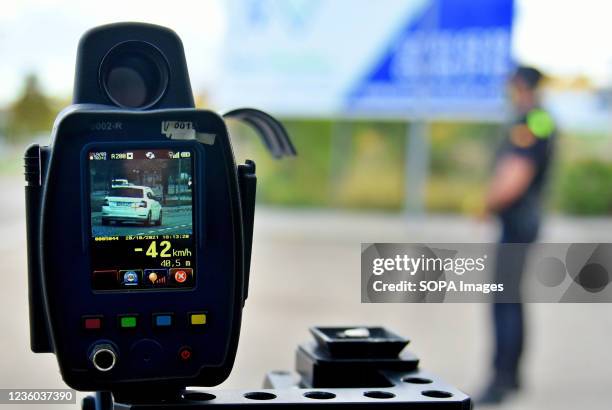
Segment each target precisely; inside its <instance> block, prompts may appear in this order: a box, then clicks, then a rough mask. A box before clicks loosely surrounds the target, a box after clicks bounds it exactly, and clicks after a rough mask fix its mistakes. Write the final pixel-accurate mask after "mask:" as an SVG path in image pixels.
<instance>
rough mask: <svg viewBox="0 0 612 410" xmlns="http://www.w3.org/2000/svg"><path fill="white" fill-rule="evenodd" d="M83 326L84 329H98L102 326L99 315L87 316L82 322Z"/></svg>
mask: <svg viewBox="0 0 612 410" xmlns="http://www.w3.org/2000/svg"><path fill="white" fill-rule="evenodd" d="M83 327H84V328H85V329H88V330H91V329H100V328H101V327H102V319H100V318H99V317H88V318H86V319H85V321H84V322H83Z"/></svg>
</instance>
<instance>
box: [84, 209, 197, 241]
mask: <svg viewBox="0 0 612 410" xmlns="http://www.w3.org/2000/svg"><path fill="white" fill-rule="evenodd" d="M190 211H191V206H181V207H164V208H163V210H162V212H163V213H162V215H163V217H162V224H161V225H160V226H146V225H144V224H142V223H137V222H122V223H116V222H115V223H113V224H112V225H108V226H103V225H102V212H99V211H98V212H92V225H93V226H92V231H93V234H94V236H116V235H120V236H125V235H162V234H166V235H174V234H191V232H192V216H191V212H190Z"/></svg>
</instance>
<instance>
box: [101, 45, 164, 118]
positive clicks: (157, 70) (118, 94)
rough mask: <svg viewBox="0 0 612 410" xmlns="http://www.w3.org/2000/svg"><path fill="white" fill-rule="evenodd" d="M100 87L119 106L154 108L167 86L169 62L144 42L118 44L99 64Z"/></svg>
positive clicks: (154, 48)
mask: <svg viewBox="0 0 612 410" xmlns="http://www.w3.org/2000/svg"><path fill="white" fill-rule="evenodd" d="M99 78H100V85H101V87H102V89H103V90H104V92H105V93H106V95H107V97H108V98H109V99H110V100H111V101H112V102H113V103H114V104H115V105H118V106H119V107H122V108H129V109H146V108H149V107H152V106H153V105H155V104H156V103H157V102H158V101H159V100H160V98H161V97H162V96H163V95H164V92H165V91H166V87H167V86H168V62H167V61H166V59H165V57H164V56H163V54H162V53H161V52H160V51H159V50H158V49H157V48H156V47H155V46H153V45H151V44H149V43H146V42H144V41H126V42H123V43H120V44H117V45H116V46H115V47H113V48H112V49H110V51H109V52H108V53H107V54H106V56H104V59H103V60H102V64H101V65H100V73H99Z"/></svg>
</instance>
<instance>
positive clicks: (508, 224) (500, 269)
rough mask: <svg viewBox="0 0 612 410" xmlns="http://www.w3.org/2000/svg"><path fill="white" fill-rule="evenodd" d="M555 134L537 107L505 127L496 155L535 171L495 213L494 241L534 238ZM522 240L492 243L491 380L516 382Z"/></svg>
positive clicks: (500, 383) (524, 251)
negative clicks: (496, 292)
mask: <svg viewBox="0 0 612 410" xmlns="http://www.w3.org/2000/svg"><path fill="white" fill-rule="evenodd" d="M555 139H556V127H555V124H554V122H553V120H552V118H551V116H550V115H549V114H548V113H547V112H546V111H544V110H542V109H541V108H535V109H532V110H531V111H530V112H528V113H527V114H526V115H522V116H519V117H518V118H517V119H516V121H515V122H514V123H512V124H511V126H510V128H509V129H508V132H507V135H506V136H505V138H504V140H503V141H502V144H501V146H500V148H499V150H498V153H497V156H496V162H499V160H500V159H501V158H502V157H504V156H506V155H518V156H520V157H524V158H526V159H528V160H530V161H531V162H532V163H533V166H534V167H535V175H534V177H533V179H532V181H531V183H530V184H529V187H528V188H527V190H526V191H525V193H524V194H523V195H522V196H521V197H520V198H518V199H517V200H516V201H515V202H514V203H512V204H511V205H510V206H508V207H507V208H505V209H503V210H501V211H500V212H499V213H498V217H499V220H500V222H501V228H502V229H501V238H500V244H508V243H519V244H529V243H532V242H534V241H535V240H536V238H537V236H538V231H539V228H540V220H541V202H542V200H541V197H542V189H543V187H544V184H545V181H546V176H547V173H548V168H549V164H550V162H551V156H552V152H553V146H554V143H555ZM527 250H528V245H517V246H508V245H501V246H499V247H498V251H497V258H496V275H497V278H496V282H502V283H504V292H503V295H504V296H501V297H499V298H498V299H497V300H496V302H497V303H495V304H494V305H493V316H494V322H495V323H494V326H495V342H496V343H495V356H494V363H493V364H494V369H495V383H496V384H497V385H498V386H502V387H508V388H516V387H518V383H519V380H518V365H519V361H520V357H521V354H522V351H523V339H524V324H523V307H522V305H521V304H520V303H506V302H508V301H517V300H520V283H521V276H522V274H523V269H524V265H525V259H526V257H527Z"/></svg>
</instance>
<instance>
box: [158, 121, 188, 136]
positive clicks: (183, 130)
mask: <svg viewBox="0 0 612 410" xmlns="http://www.w3.org/2000/svg"><path fill="white" fill-rule="evenodd" d="M161 132H162V134H164V135H165V136H166V137H168V138H172V139H177V140H187V139H194V138H195V136H196V131H195V127H194V126H193V123H192V122H191V121H163V122H162V124H161Z"/></svg>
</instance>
